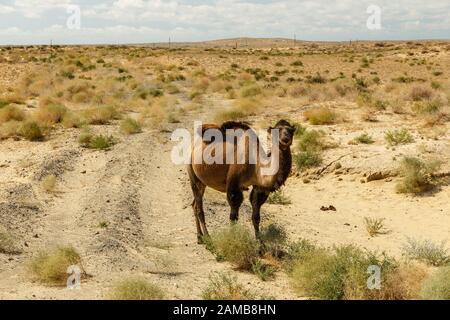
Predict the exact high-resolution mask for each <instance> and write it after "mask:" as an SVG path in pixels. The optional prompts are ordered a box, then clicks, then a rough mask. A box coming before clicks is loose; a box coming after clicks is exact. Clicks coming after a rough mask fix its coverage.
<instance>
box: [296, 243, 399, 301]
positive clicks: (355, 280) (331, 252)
mask: <svg viewBox="0 0 450 320" xmlns="http://www.w3.org/2000/svg"><path fill="white" fill-rule="evenodd" d="M369 266H379V267H380V268H381V270H382V274H381V276H382V279H381V281H382V283H384V282H383V281H384V280H387V279H388V278H389V276H390V275H392V274H393V273H394V272H396V270H397V268H398V264H397V262H396V261H395V260H394V259H392V258H390V257H388V256H386V255H385V254H382V255H378V254H376V253H373V252H365V251H362V250H361V249H359V248H357V247H355V246H351V245H349V246H340V247H334V248H333V249H321V248H314V249H312V248H310V247H307V250H305V251H304V252H303V255H302V256H301V259H299V260H298V261H296V263H295V264H294V267H293V270H292V273H291V279H292V283H293V285H294V288H295V289H296V290H297V292H298V293H299V294H301V295H305V294H306V295H307V296H310V297H314V298H319V299H327V300H341V299H381V298H383V297H385V296H386V293H387V292H390V290H392V284H391V285H390V286H387V285H386V283H385V284H384V286H382V288H381V290H373V291H372V290H370V289H369V288H368V286H367V280H368V268H369ZM390 294H392V292H390ZM402 294H403V292H397V293H395V294H394V296H395V297H398V296H401V295H402Z"/></svg>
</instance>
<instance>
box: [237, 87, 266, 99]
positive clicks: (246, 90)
mask: <svg viewBox="0 0 450 320" xmlns="http://www.w3.org/2000/svg"><path fill="white" fill-rule="evenodd" d="M261 93H262V90H261V88H260V87H259V86H258V85H256V84H254V85H249V86H245V87H243V88H242V89H241V97H242V98H249V97H254V96H257V95H259V94H261Z"/></svg>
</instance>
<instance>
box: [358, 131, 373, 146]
mask: <svg viewBox="0 0 450 320" xmlns="http://www.w3.org/2000/svg"><path fill="white" fill-rule="evenodd" d="M354 141H355V142H356V143H361V144H372V143H374V142H375V141H374V140H373V139H372V137H371V136H370V135H368V134H367V133H363V134H361V135H359V136H357V137H356V138H355V139H354Z"/></svg>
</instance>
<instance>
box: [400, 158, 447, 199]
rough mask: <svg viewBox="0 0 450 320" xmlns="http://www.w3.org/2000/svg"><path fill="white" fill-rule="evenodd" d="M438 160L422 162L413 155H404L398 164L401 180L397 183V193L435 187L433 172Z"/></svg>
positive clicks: (419, 191) (437, 167) (436, 167)
mask: <svg viewBox="0 0 450 320" xmlns="http://www.w3.org/2000/svg"><path fill="white" fill-rule="evenodd" d="M439 167H440V163H439V162H431V161H429V162H424V161H423V160H421V159H419V158H415V157H405V158H403V160H402V162H401V164H400V173H401V175H402V176H403V178H402V180H401V181H400V182H399V183H398V184H397V187H396V188H397V192H398V193H412V194H420V193H423V192H427V191H430V190H432V189H433V188H435V186H436V182H435V179H434V178H433V174H434V173H435V172H436V171H437V170H438V169H439Z"/></svg>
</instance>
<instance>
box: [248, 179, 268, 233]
mask: <svg viewBox="0 0 450 320" xmlns="http://www.w3.org/2000/svg"><path fill="white" fill-rule="evenodd" d="M268 197H269V193H268V192H265V191H262V190H259V189H258V188H256V187H253V190H252V193H251V194H250V202H251V204H252V209H253V214H252V222H253V227H254V228H255V235H256V238H259V223H260V221H261V214H260V212H261V206H262V205H263V204H264V203H265V202H266V201H267V198H268Z"/></svg>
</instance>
